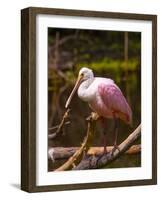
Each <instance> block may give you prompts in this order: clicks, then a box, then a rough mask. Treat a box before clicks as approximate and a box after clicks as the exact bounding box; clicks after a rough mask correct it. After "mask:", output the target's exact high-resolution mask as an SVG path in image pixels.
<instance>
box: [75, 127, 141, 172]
mask: <svg viewBox="0 0 161 200" xmlns="http://www.w3.org/2000/svg"><path fill="white" fill-rule="evenodd" d="M140 136H141V124H140V125H139V126H138V127H137V128H136V129H135V130H134V131H133V132H132V133H131V134H130V135H129V136H128V137H127V139H125V140H124V141H123V142H122V143H121V144H120V145H119V150H118V149H116V150H115V151H114V152H113V153H111V152H109V153H107V154H104V155H103V156H102V157H98V156H93V155H90V156H86V157H84V159H83V160H82V161H81V162H80V163H79V164H78V165H77V166H76V167H74V168H73V170H84V169H97V168H101V167H103V166H105V165H107V164H108V163H110V162H112V161H114V160H116V159H117V158H118V157H120V156H121V155H122V154H123V153H125V152H126V151H127V150H128V149H129V148H130V147H131V146H132V145H133V143H134V142H135V141H136V140H137V139H138V138H139V137H140Z"/></svg>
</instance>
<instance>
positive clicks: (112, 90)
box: [98, 84, 132, 124]
mask: <svg viewBox="0 0 161 200" xmlns="http://www.w3.org/2000/svg"><path fill="white" fill-rule="evenodd" d="M98 92H99V94H100V97H101V99H102V101H103V103H104V104H105V105H106V106H107V107H108V108H109V109H111V111H112V112H114V113H115V114H116V116H117V117H119V118H120V119H122V120H123V121H125V122H126V123H128V124H131V123H132V111H131V108H130V106H129V105H128V103H127V101H126V99H125V97H124V95H123V94H122V92H121V90H120V89H119V88H118V87H117V85H115V84H100V85H99V86H98Z"/></svg>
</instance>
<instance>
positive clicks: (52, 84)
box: [21, 7, 157, 192]
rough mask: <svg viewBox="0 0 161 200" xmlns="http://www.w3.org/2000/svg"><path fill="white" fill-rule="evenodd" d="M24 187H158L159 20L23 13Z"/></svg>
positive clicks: (95, 14)
mask: <svg viewBox="0 0 161 200" xmlns="http://www.w3.org/2000/svg"><path fill="white" fill-rule="evenodd" d="M21 67H22V75H21V102H22V103H21V110H22V115H21V116H22V117H21V125H22V127H21V188H22V190H25V191H28V192H42V191H56V190H71V189H72V190H73V189H90V188H103V187H122V186H135V185H152V184H156V183H157V114H156V111H157V16H156V15H145V14H131V13H111V12H96V11H81V10H63V9H53V8H33V7H30V8H26V9H23V10H22V11H21Z"/></svg>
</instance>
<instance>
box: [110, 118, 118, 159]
mask: <svg viewBox="0 0 161 200" xmlns="http://www.w3.org/2000/svg"><path fill="white" fill-rule="evenodd" d="M118 122H119V121H118V119H117V117H116V116H115V114H114V123H115V125H114V137H115V138H114V147H113V149H112V151H111V153H112V155H113V153H114V151H115V150H116V149H118V151H120V150H119V147H118V146H117V138H118Z"/></svg>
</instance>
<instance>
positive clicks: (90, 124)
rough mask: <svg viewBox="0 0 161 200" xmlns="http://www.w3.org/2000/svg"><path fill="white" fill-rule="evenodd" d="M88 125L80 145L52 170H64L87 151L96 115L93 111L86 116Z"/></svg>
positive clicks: (73, 165)
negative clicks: (65, 160)
mask: <svg viewBox="0 0 161 200" xmlns="http://www.w3.org/2000/svg"><path fill="white" fill-rule="evenodd" d="M87 120H88V127H87V133H86V137H85V139H84V142H83V143H82V145H81V147H80V148H79V149H78V150H77V151H76V152H75V153H74V154H73V156H71V157H70V158H69V159H68V160H67V162H65V163H64V164H63V165H62V166H60V167H59V168H58V169H56V170H54V171H64V170H69V169H72V168H73V167H75V166H76V165H77V164H78V163H79V162H80V161H81V159H82V158H83V155H84V154H85V153H86V152H87V151H88V149H89V148H90V146H91V142H92V140H93V135H94V130H95V125H96V120H97V115H96V114H95V113H92V114H91V115H90V116H89V117H88V118H87Z"/></svg>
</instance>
